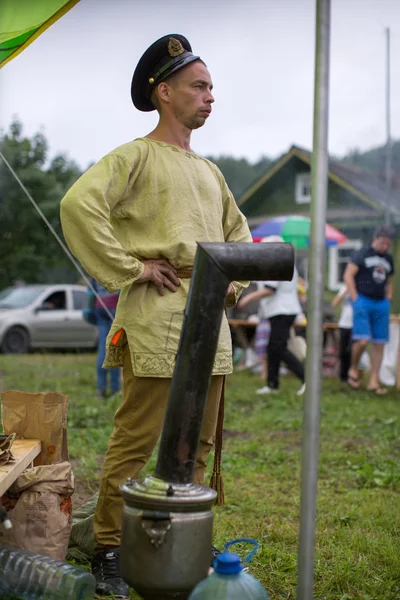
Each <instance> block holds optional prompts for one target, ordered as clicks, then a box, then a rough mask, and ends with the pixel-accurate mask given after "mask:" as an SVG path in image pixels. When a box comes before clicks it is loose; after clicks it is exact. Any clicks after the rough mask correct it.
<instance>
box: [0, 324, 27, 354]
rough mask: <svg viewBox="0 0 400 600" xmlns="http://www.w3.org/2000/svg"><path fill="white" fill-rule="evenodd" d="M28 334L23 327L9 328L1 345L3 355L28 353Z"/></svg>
mask: <svg viewBox="0 0 400 600" xmlns="http://www.w3.org/2000/svg"><path fill="white" fill-rule="evenodd" d="M29 346H30V344H29V334H28V332H27V331H26V329H24V328H23V327H11V329H9V330H8V331H7V332H6V334H5V336H4V338H3V341H2V343H1V350H2V352H3V353H4V354H25V353H26V352H28V351H29Z"/></svg>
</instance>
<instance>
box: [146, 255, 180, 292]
mask: <svg viewBox="0 0 400 600" xmlns="http://www.w3.org/2000/svg"><path fill="white" fill-rule="evenodd" d="M142 262H143V264H144V271H143V275H142V276H141V277H140V278H139V279H138V280H137V283H141V282H144V281H151V282H152V283H154V285H156V286H157V289H158V293H159V294H160V295H161V296H164V294H165V288H167V289H168V290H170V291H171V292H176V290H177V289H178V287H179V286H180V284H181V282H180V281H179V278H178V277H177V276H176V269H175V268H174V267H173V266H172V265H171V264H170V263H169V262H168V261H167V260H165V259H163V258H155V259H150V260H143V261H142Z"/></svg>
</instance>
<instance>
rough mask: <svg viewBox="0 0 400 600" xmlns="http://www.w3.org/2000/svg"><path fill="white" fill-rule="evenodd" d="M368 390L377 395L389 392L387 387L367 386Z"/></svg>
mask: <svg viewBox="0 0 400 600" xmlns="http://www.w3.org/2000/svg"><path fill="white" fill-rule="evenodd" d="M366 391H367V392H369V393H370V394H376V395H377V396H385V395H386V394H387V393H388V390H387V389H386V388H381V387H376V388H366Z"/></svg>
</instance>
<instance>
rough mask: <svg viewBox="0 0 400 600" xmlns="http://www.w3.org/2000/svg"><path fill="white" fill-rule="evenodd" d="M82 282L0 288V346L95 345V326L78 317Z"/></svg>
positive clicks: (15, 349)
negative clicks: (77, 283) (80, 283)
mask: <svg viewBox="0 0 400 600" xmlns="http://www.w3.org/2000/svg"><path fill="white" fill-rule="evenodd" d="M85 298H86V288H85V287H84V286H82V285H71V284H57V285H23V286H18V287H10V288H6V289H5V290H3V291H2V292H0V349H1V351H2V352H3V353H7V354H10V353H13V354H22V353H25V352H29V350H30V349H33V348H62V349H67V348H74V349H75V348H96V346H97V327H95V326H93V325H89V323H87V322H86V321H84V319H83V317H82V311H83V308H84V306H85Z"/></svg>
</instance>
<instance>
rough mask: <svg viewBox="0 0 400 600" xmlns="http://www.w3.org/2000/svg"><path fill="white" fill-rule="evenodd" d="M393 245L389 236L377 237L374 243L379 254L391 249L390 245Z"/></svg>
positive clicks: (373, 245)
mask: <svg viewBox="0 0 400 600" xmlns="http://www.w3.org/2000/svg"><path fill="white" fill-rule="evenodd" d="M391 245H392V240H391V239H390V238H387V237H381V236H379V237H376V238H374V241H373V243H372V247H373V249H374V250H375V252H377V253H378V254H385V253H386V252H388V251H389V248H390V246H391Z"/></svg>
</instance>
